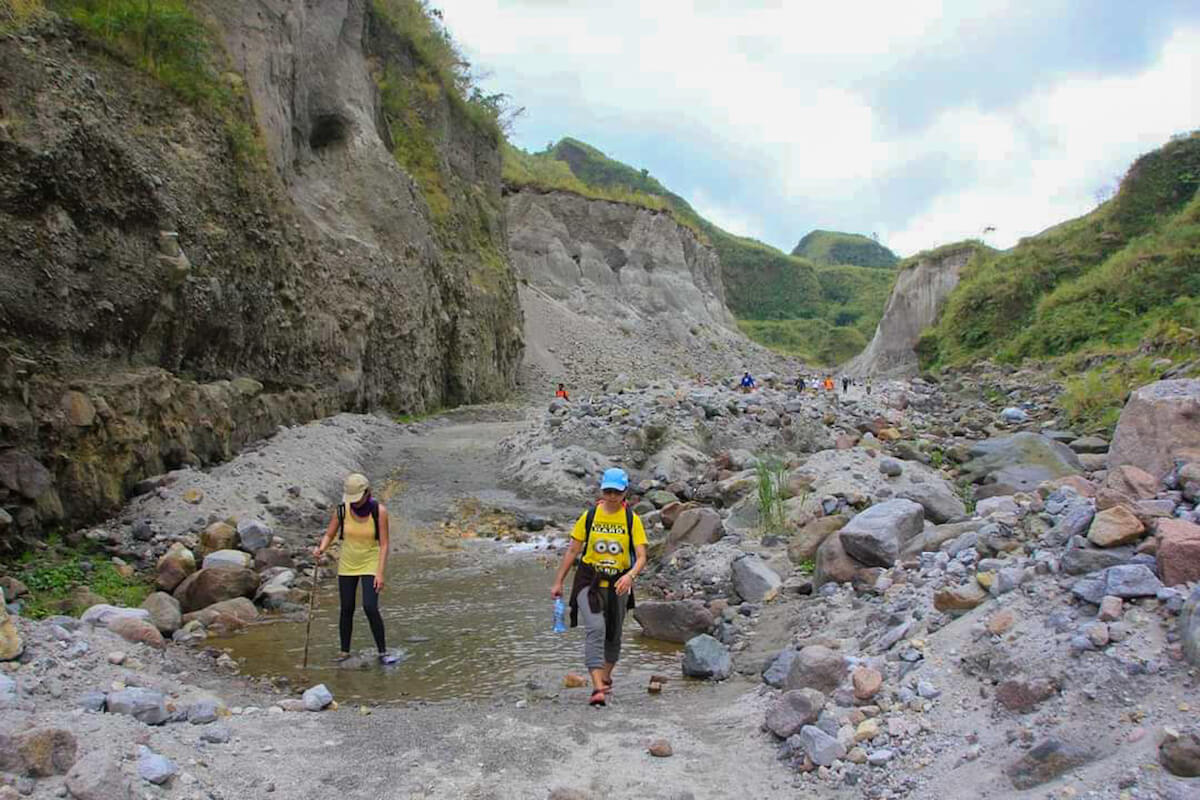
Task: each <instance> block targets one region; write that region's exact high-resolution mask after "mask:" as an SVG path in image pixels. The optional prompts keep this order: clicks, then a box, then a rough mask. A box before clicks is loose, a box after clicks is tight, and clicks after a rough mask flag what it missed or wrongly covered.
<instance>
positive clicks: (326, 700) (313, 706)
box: [303, 683, 333, 711]
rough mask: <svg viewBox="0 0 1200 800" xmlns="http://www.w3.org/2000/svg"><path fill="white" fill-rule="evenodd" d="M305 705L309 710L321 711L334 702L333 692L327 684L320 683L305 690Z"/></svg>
mask: <svg viewBox="0 0 1200 800" xmlns="http://www.w3.org/2000/svg"><path fill="white" fill-rule="evenodd" d="M303 700H304V707H305V708H307V709H308V710H309V711H320V710H321V709H323V708H325V706H327V705H329V704H330V703H332V702H333V693H332V692H330V691H329V689H327V688H325V684H323V683H318V684H317V685H316V686H313V687H312V688H310V689H306V690H305V692H304V697H303Z"/></svg>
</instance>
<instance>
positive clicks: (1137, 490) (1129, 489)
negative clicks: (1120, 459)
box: [1104, 464, 1158, 500]
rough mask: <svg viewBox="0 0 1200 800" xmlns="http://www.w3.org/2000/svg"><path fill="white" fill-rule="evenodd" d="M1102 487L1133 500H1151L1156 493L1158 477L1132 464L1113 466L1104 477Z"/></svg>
mask: <svg viewBox="0 0 1200 800" xmlns="http://www.w3.org/2000/svg"><path fill="white" fill-rule="evenodd" d="M1104 488H1106V489H1112V490H1114V491H1117V492H1120V493H1121V494H1123V495H1126V496H1128V497H1131V498H1133V499H1134V500H1151V499H1153V498H1154V497H1155V496H1156V495H1157V494H1158V479H1157V478H1155V477H1154V476H1153V475H1151V474H1150V473H1149V472H1146V470H1144V469H1141V468H1140V467H1135V466H1134V465H1132V464H1122V465H1120V466H1118V467H1113V468H1112V469H1110V470H1109V471H1108V475H1107V476H1106V477H1105V478H1104Z"/></svg>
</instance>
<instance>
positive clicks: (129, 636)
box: [108, 617, 167, 650]
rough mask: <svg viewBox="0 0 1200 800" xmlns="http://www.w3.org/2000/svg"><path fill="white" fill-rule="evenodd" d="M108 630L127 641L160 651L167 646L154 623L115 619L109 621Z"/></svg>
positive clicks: (127, 618)
mask: <svg viewBox="0 0 1200 800" xmlns="http://www.w3.org/2000/svg"><path fill="white" fill-rule="evenodd" d="M108 629H109V630H110V631H112V632H113V633H115V634H117V635H118V636H120V637H121V638H122V639H125V640H126V641H130V642H137V643H138V644H144V645H148V646H150V647H154V648H157V649H159V650H161V649H163V648H164V647H166V646H167V643H166V641H164V640H163V636H162V634H161V633H159V631H158V628H156V627H154V623H152V622H147V621H146V620H144V619H138V618H137V617H114V618H113V619H111V620H109V623H108Z"/></svg>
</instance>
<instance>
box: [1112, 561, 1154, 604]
mask: <svg viewBox="0 0 1200 800" xmlns="http://www.w3.org/2000/svg"><path fill="white" fill-rule="evenodd" d="M1105 575H1106V576H1107V581H1108V591H1107V594H1111V595H1114V596H1116V597H1120V598H1124V599H1128V598H1130V597H1154V596H1155V595H1156V594H1157V593H1158V590H1159V589H1161V588H1163V585H1162V581H1160V580H1159V579H1158V577H1157V576H1156V575H1155V574H1154V572H1153V570H1151V569H1150V568H1149V567H1147V566H1146V565H1145V564H1124V565H1120V566H1116V567H1109V568H1108V569H1107V570H1106V571H1105Z"/></svg>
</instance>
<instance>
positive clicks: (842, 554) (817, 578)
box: [813, 531, 867, 589]
mask: <svg viewBox="0 0 1200 800" xmlns="http://www.w3.org/2000/svg"><path fill="white" fill-rule="evenodd" d="M864 569H867V566H866V565H865V564H863V563H861V562H859V561H856V560H855V559H853V558H851V557H850V556H849V554H847V553H846V548H844V547H843V546H842V534H841V531H839V532H837V533H835V534H833V535H832V536H828V537H826V539H825V541H824V542H822V543H821V546H820V547H818V548H817V563H816V568H815V569H814V570H813V586H814V587H816V588H818V589H819V588H820V587H822V586H824V585H825V584H827V583H851V582H853V581H854V579H855V577H857V575H858V574H859V572H861V571H862V570H864Z"/></svg>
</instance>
